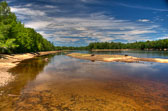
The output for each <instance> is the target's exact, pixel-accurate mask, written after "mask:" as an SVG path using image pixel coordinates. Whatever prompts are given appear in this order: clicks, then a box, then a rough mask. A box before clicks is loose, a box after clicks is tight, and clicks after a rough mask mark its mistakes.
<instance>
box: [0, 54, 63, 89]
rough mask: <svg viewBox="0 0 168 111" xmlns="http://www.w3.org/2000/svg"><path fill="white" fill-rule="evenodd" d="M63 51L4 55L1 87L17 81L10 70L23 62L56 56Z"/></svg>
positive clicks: (1, 63) (0, 60) (1, 61)
mask: <svg viewBox="0 0 168 111" xmlns="http://www.w3.org/2000/svg"><path fill="white" fill-rule="evenodd" d="M58 52H62V51H46V52H37V53H24V54H12V55H7V54H2V55H1V56H2V58H0V87H4V86H6V85H7V84H8V83H9V82H12V81H13V80H15V76H13V75H12V74H11V73H9V72H8V70H9V69H11V68H13V67H15V66H16V65H17V64H19V63H20V62H21V61H23V60H26V59H31V58H34V57H38V56H43V55H48V54H55V53H58Z"/></svg>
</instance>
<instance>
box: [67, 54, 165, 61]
mask: <svg viewBox="0 0 168 111" xmlns="http://www.w3.org/2000/svg"><path fill="white" fill-rule="evenodd" d="M67 56H70V57H73V58H78V59H84V60H91V61H103V62H125V63H138V62H140V61H142V62H158V63H168V59H160V58H138V57H133V56H128V55H94V54H82V53H70V54H67Z"/></svg>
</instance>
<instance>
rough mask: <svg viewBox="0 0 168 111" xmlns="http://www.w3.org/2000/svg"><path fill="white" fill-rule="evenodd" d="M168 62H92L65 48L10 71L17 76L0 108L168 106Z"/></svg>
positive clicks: (92, 110) (79, 110)
mask: <svg viewBox="0 0 168 111" xmlns="http://www.w3.org/2000/svg"><path fill="white" fill-rule="evenodd" d="M83 53H87V52H83ZM108 53H109V52H108ZM140 55H141V54H140ZM158 55H159V54H158ZM164 57H165V56H164ZM45 58H49V61H45ZM167 66H168V64H162V63H147V62H142V63H105V62H91V61H88V60H80V59H75V58H71V57H67V56H65V55H64V54H63V53H59V54H57V55H50V56H43V57H39V58H35V59H32V60H26V61H23V62H22V63H20V64H19V65H18V66H17V67H15V68H13V69H11V70H10V72H12V73H13V74H16V75H17V79H16V81H14V82H13V83H11V84H9V85H8V86H7V87H5V88H2V89H1V90H3V91H4V92H3V95H2V96H0V110H8V111H9V110H15V111H30V110H31V111H168V79H167V78H168V68H167Z"/></svg>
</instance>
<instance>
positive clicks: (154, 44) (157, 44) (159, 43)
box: [88, 39, 168, 50]
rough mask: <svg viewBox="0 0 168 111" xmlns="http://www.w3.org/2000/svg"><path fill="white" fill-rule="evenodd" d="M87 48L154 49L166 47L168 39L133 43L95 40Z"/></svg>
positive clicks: (167, 46) (167, 47)
mask: <svg viewBox="0 0 168 111" xmlns="http://www.w3.org/2000/svg"><path fill="white" fill-rule="evenodd" d="M88 47H89V49H142V50H144V49H154V50H157V49H158V50H164V49H165V48H166V49H168V39H163V40H156V41H146V42H134V43H120V42H117V43H116V42H110V43H108V42H95V43H90V44H89V46H88Z"/></svg>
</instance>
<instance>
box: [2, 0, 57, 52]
mask: <svg viewBox="0 0 168 111" xmlns="http://www.w3.org/2000/svg"><path fill="white" fill-rule="evenodd" d="M49 50H55V46H54V45H53V44H52V43H51V42H49V41H47V40H46V39H45V38H43V37H42V35H40V34H39V33H37V32H36V31H35V30H34V29H32V28H26V27H25V26H24V24H22V23H21V22H20V21H19V20H18V19H17V17H16V15H15V13H12V12H11V10H10V7H9V6H8V4H7V2H6V1H2V2H0V53H24V52H37V51H49Z"/></svg>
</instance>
